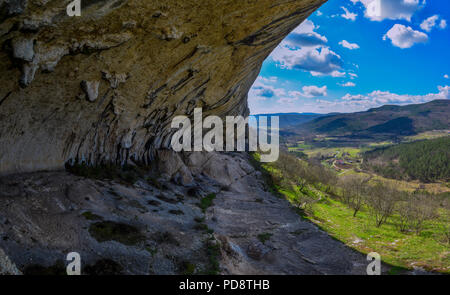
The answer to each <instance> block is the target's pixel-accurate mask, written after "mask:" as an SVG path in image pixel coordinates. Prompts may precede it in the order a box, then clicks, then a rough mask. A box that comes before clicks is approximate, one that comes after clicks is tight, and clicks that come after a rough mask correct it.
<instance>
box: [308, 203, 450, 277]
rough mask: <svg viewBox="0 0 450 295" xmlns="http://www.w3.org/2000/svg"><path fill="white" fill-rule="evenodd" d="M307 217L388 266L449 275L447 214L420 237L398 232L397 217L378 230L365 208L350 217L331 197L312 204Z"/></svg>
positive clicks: (337, 237) (449, 254)
mask: <svg viewBox="0 0 450 295" xmlns="http://www.w3.org/2000/svg"><path fill="white" fill-rule="evenodd" d="M441 213H442V214H444V212H441ZM307 218H308V219H310V220H311V221H313V222H314V223H316V224H318V225H319V226H320V227H321V228H322V229H324V230H325V231H327V232H328V233H329V234H331V235H332V236H333V237H335V238H336V239H338V240H340V241H342V242H344V243H345V244H347V245H348V246H350V247H352V248H354V249H356V250H358V251H360V252H362V253H370V252H378V253H379V254H380V255H381V258H382V260H383V261H384V262H387V263H389V264H391V265H394V266H398V267H404V268H413V267H422V268H424V269H427V270H433V271H439V272H445V273H450V245H449V244H448V241H446V236H445V226H447V225H448V223H449V222H450V219H449V216H448V213H447V215H444V216H441V218H440V219H439V220H437V221H433V222H428V223H427V224H426V225H425V229H424V230H423V231H422V232H421V233H420V234H415V233H409V234H404V233H401V232H400V231H399V230H398V229H397V228H396V227H395V225H394V223H393V222H392V221H393V220H395V218H398V217H396V216H393V217H392V218H391V220H389V221H388V223H386V224H383V225H382V226H381V227H379V228H377V227H375V226H374V225H373V223H374V221H373V219H372V217H371V216H370V214H369V212H368V210H367V209H366V210H363V211H362V212H359V213H358V214H357V216H356V217H353V211H352V210H350V209H349V208H347V207H346V206H345V205H343V204H342V203H340V202H338V201H336V200H333V199H331V198H326V199H323V200H321V201H320V202H318V203H316V204H314V205H313V209H312V214H310V215H308V216H307Z"/></svg>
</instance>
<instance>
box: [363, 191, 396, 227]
mask: <svg viewBox="0 0 450 295" xmlns="http://www.w3.org/2000/svg"><path fill="white" fill-rule="evenodd" d="M397 200H398V192H397V191H396V190H395V189H394V188H393V187H391V186H390V185H386V184H382V183H381V182H378V183H376V184H375V185H374V186H372V187H370V189H369V194H368V198H367V204H368V205H369V206H370V209H371V213H372V215H373V216H374V218H375V224H376V226H377V227H380V226H381V225H383V224H384V223H385V222H386V221H387V219H388V218H389V217H390V216H392V214H393V213H394V209H395V205H396V203H397Z"/></svg>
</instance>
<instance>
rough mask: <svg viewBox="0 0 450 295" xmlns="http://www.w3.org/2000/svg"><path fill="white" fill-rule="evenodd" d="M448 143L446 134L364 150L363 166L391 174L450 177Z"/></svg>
mask: <svg viewBox="0 0 450 295" xmlns="http://www.w3.org/2000/svg"><path fill="white" fill-rule="evenodd" d="M449 147H450V137H449V136H447V137H442V138H437V139H430V140H423V141H416V142H411V143H403V144H399V145H395V146H390V147H385V148H380V149H376V150H373V151H369V152H366V153H365V154H364V165H363V168H365V169H368V170H371V171H373V172H375V173H377V174H381V175H383V176H384V177H388V178H395V179H419V180H421V181H424V182H432V181H437V180H445V181H448V180H449V179H450V148H449Z"/></svg>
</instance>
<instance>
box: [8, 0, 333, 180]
mask: <svg viewBox="0 0 450 295" xmlns="http://www.w3.org/2000/svg"><path fill="white" fill-rule="evenodd" d="M324 2H325V0H297V1H285V0H258V1H242V0H220V1H210V0H166V1H142V0H102V1H87V0H83V1H82V4H83V8H82V16H81V17H68V16H67V14H66V5H67V4H68V3H70V1H68V0H49V1H42V0H1V1H0V45H1V46H0V48H1V50H0V85H1V87H0V173H1V174H8V173H15V172H30V171H37V170H43V169H55V168H62V167H63V166H64V163H66V162H67V161H72V162H73V161H78V162H82V161H84V162H88V163H100V162H108V161H109V162H115V163H122V164H123V163H125V162H127V161H129V160H130V159H134V160H135V161H140V162H145V163H148V162H149V161H151V160H152V159H153V158H154V155H155V153H154V151H155V150H156V149H159V148H161V147H167V146H168V145H169V142H170V137H171V134H172V132H174V130H172V131H171V130H170V128H169V126H170V122H171V119H172V118H173V117H174V116H176V115H185V114H187V115H191V114H192V112H193V109H194V108H195V107H202V108H203V113H204V115H205V116H206V115H210V114H214V115H218V116H225V115H238V114H239V115H245V114H247V113H248V110H247V101H246V100H247V93H248V90H249V88H250V86H251V85H252V83H253V81H254V80H255V78H256V77H257V75H258V72H259V70H260V66H261V64H262V62H263V61H264V59H265V58H266V57H267V56H268V55H269V54H270V52H271V51H272V50H273V49H274V48H275V47H276V45H277V44H278V43H279V42H280V41H281V40H282V38H283V37H284V36H286V35H287V34H288V33H289V32H290V31H292V30H293V29H294V28H295V27H296V26H298V25H299V24H300V23H301V22H302V21H303V20H304V19H305V18H306V17H307V16H308V15H309V14H311V13H312V12H313V11H314V10H315V9H317V8H318V7H319V6H320V5H321V4H322V3H324ZM83 81H84V82H83Z"/></svg>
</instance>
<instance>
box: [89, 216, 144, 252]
mask: <svg viewBox="0 0 450 295" xmlns="http://www.w3.org/2000/svg"><path fill="white" fill-rule="evenodd" d="M89 233H90V234H91V236H92V237H94V238H95V239H96V240H97V241H98V242H106V241H116V242H119V243H121V244H124V245H128V246H133V245H137V244H139V243H140V242H142V241H144V240H145V237H144V236H143V235H142V234H141V233H140V232H139V230H138V229H137V228H135V227H134V226H131V225H129V224H124V223H118V222H113V221H102V222H96V223H93V224H91V225H90V227H89Z"/></svg>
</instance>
